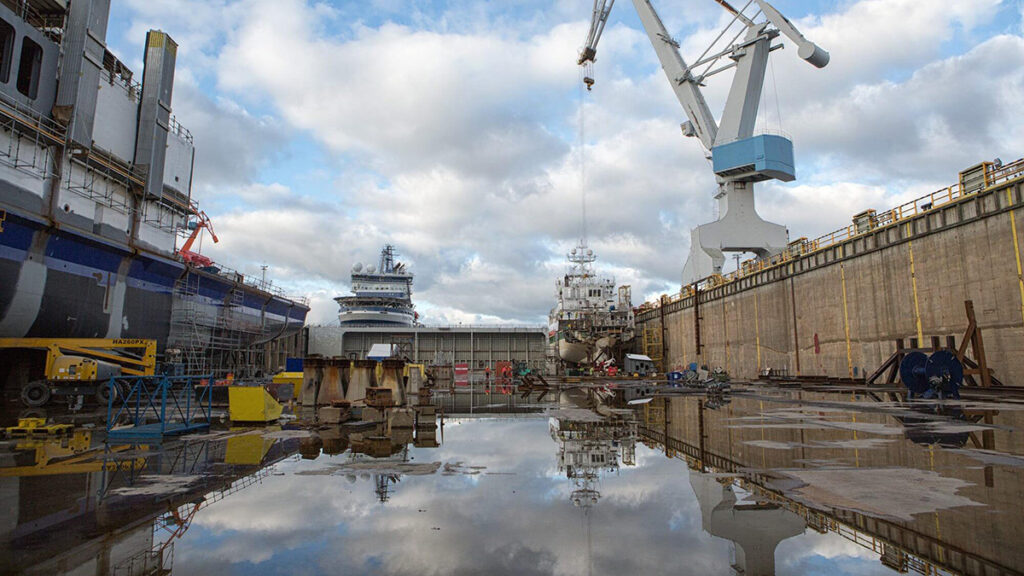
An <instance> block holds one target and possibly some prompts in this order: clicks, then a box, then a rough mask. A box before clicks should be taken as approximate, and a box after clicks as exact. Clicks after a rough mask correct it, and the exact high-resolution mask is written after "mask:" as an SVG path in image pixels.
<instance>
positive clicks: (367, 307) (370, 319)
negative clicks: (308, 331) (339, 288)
mask: <svg viewBox="0 0 1024 576" xmlns="http://www.w3.org/2000/svg"><path fill="white" fill-rule="evenodd" d="M395 254H396V253H395V248H394V246H392V245H390V244H388V245H386V246H384V249H383V250H381V252H380V262H379V263H378V265H377V267H376V268H374V267H373V266H372V265H369V266H366V267H365V268H364V267H363V265H362V264H361V263H359V262H356V264H355V265H354V266H352V293H353V294H354V295H353V296H339V297H338V298H335V299H334V301H335V302H337V303H338V306H339V308H340V309H339V311H338V319H339V320H341V324H342V326H346V325H381V324H382V325H399V326H412V325H413V324H414V323H415V322H416V310H415V307H414V306H413V303H412V273H411V272H409V271H407V270H406V269H405V264H402V263H401V262H395Z"/></svg>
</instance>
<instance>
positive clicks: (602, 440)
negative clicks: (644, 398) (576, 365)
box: [548, 408, 637, 574]
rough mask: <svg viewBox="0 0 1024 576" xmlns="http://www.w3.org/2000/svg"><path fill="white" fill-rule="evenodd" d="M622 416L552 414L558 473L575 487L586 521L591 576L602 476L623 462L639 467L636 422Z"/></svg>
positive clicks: (573, 410)
mask: <svg viewBox="0 0 1024 576" xmlns="http://www.w3.org/2000/svg"><path fill="white" fill-rule="evenodd" d="M622 416H623V414H618V415H617V416H616V417H613V418H606V417H603V416H601V415H600V414H598V413H596V412H594V411H592V410H588V409H584V408H569V409H561V410H556V411H554V412H552V413H551V418H550V420H549V421H548V426H549V431H550V433H551V438H552V439H553V440H554V441H555V442H557V443H558V471H559V472H564V473H565V477H566V478H567V479H568V480H569V482H570V484H571V491H570V493H569V500H570V501H571V502H572V504H573V506H576V507H577V508H580V510H582V512H583V516H584V521H585V531H586V533H585V538H586V542H587V544H586V546H587V573H588V574H590V573H592V572H593V566H592V565H591V561H592V557H593V554H592V550H591V534H590V529H591V526H590V524H591V512H592V509H593V507H594V506H595V505H596V504H597V502H598V500H600V499H601V491H600V482H601V474H605V473H609V472H615V471H617V470H618V469H619V464H620V462H621V463H622V464H624V465H626V466H633V465H635V464H636V432H637V428H636V420H635V419H633V418H632V417H631V416H632V415H628V417H626V418H623V417H622Z"/></svg>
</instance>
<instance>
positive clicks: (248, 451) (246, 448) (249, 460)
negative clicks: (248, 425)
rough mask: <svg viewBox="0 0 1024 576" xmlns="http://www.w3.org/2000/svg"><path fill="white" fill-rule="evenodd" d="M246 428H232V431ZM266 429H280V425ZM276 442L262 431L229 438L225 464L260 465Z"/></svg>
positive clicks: (273, 430) (225, 452)
mask: <svg viewBox="0 0 1024 576" xmlns="http://www.w3.org/2000/svg"><path fill="white" fill-rule="evenodd" d="M245 430H246V429H245V428H232V429H231V431H232V432H235V431H243V432H244V431H245ZM266 430H268V431H271V432H275V431H280V430H281V427H280V426H274V427H272V428H267V429H266ZM274 442H276V440H275V439H273V438H267V437H265V436H264V435H263V434H262V431H261V432H255V433H247V434H246V433H243V434H237V435H235V436H231V437H229V438H228V441H227V446H226V447H225V451H224V463H225V464H241V465H246V466H258V465H259V464H261V463H262V462H263V458H264V457H265V456H266V455H267V452H269V451H270V448H271V447H272V446H273V445H274Z"/></svg>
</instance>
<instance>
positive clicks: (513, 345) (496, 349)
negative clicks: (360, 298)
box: [305, 326, 547, 371]
mask: <svg viewBox="0 0 1024 576" xmlns="http://www.w3.org/2000/svg"><path fill="white" fill-rule="evenodd" d="M305 333H306V340H307V343H308V344H307V348H308V349H307V351H306V352H307V354H316V355H320V356H324V357H328V358H331V357H341V358H351V359H363V358H366V354H367V353H368V352H369V351H370V348H371V347H372V346H373V345H374V344H394V345H396V346H398V347H399V349H400V351H401V352H400V355H403V356H407V357H408V358H409V359H410V360H411V361H413V362H424V363H428V364H438V365H454V364H459V363H466V364H468V365H469V366H470V368H471V369H473V370H476V369H484V368H490V369H491V370H493V369H494V367H495V365H496V363H497V362H500V361H520V362H526V363H527V364H529V365H530V367H531V368H532V369H534V370H537V371H542V370H544V368H545V366H546V362H547V333H546V331H545V329H544V328H543V327H528V328H527V327H503V326H451V327H438V326H415V327H412V326H410V327H404V326H356V327H351V326H347V327H341V326H308V327H306V329H305Z"/></svg>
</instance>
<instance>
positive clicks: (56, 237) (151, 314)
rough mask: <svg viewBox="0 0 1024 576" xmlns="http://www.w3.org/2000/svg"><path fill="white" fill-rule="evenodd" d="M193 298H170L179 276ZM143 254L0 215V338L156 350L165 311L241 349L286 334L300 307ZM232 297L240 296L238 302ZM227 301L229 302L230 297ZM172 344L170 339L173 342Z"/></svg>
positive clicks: (166, 322) (163, 334)
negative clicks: (233, 337) (191, 318)
mask: <svg viewBox="0 0 1024 576" xmlns="http://www.w3.org/2000/svg"><path fill="white" fill-rule="evenodd" d="M186 277H187V278H188V280H189V281H193V280H192V279H193V278H195V280H194V282H195V288H196V290H194V291H189V293H188V294H185V295H183V294H176V293H175V285H176V283H178V282H179V280H182V279H183V278H186ZM239 280H240V279H232V278H227V277H223V276H220V275H217V274H213V273H208V272H203V271H201V270H197V269H195V268H192V267H186V265H185V264H182V263H180V262H177V261H175V260H172V259H169V258H165V257H161V256H159V255H157V254H154V253H150V252H143V251H138V250H132V249H131V248H130V247H129V246H127V245H126V244H121V243H117V242H112V241H109V240H107V239H103V238H99V237H96V236H92V235H87V234H83V233H79V232H76V231H72V230H70V229H63V230H54V229H51V228H49V227H47V226H46V225H45V224H43V223H42V222H39V221H37V220H36V219H34V218H32V217H31V216H27V215H24V214H19V213H14V212H7V217H6V220H5V221H4V222H3V232H0V337H4V338H24V337H45V338H152V339H155V340H156V341H157V344H158V350H160V351H163V350H164V349H165V348H166V347H167V346H168V344H169V343H173V344H180V342H174V340H175V337H174V335H173V334H172V315H173V312H174V310H176V309H181V308H189V309H194V310H199V311H200V312H202V311H203V310H206V311H207V312H208V314H206V315H202V314H199V315H198V317H199V318H209V319H211V322H210V326H208V327H204V326H202V322H200V330H198V331H193V332H198V333H199V334H200V337H201V335H202V334H203V332H204V330H203V328H208V330H205V332H208V333H212V331H213V329H214V327H215V326H218V324H217V323H216V322H214V321H212V319H215V318H216V317H217V312H218V310H223V309H224V308H225V304H230V305H231V306H230V308H231V310H232V313H231V315H230V316H228V317H227V318H226V320H227V322H228V324H227V326H225V324H224V320H225V316H224V314H223V312H221V313H220V324H219V329H221V330H223V329H225V328H226V329H230V330H232V331H236V332H237V333H239V334H241V335H242V337H241V338H240V342H239V343H240V344H241V345H252V344H259V343H262V342H266V341H269V340H272V339H274V338H277V337H280V336H286V335H289V334H294V333H295V332H297V331H298V330H299V329H301V328H302V326H303V324H304V323H305V317H306V312H308V308H307V307H305V306H304V305H301V304H299V303H296V302H292V301H290V300H287V299H284V298H281V297H278V296H275V295H272V294H270V293H267V292H264V291H261V290H258V289H256V288H254V287H252V286H248V285H245V284H244V282H241V281H239ZM234 293H241V294H242V297H241V298H239V297H238V296H237V295H234ZM232 297H233V298H234V299H232ZM179 339H180V337H179Z"/></svg>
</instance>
